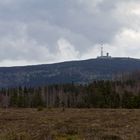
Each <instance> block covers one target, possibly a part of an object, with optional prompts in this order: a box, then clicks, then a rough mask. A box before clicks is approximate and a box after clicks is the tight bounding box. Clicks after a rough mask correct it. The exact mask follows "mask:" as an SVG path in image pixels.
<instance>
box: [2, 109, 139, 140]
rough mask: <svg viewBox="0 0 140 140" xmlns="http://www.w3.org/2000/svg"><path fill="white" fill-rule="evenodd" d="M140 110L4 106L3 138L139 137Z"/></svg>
mask: <svg viewBox="0 0 140 140" xmlns="http://www.w3.org/2000/svg"><path fill="white" fill-rule="evenodd" d="M139 139H140V110H125V109H119V110H114V109H66V110H65V112H63V111H62V109H44V110H42V111H37V109H7V110H5V109H0V140H139Z"/></svg>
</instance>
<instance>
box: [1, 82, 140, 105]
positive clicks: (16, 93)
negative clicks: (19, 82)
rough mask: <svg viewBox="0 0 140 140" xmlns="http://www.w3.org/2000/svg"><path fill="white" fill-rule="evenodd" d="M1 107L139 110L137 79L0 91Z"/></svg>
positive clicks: (139, 98)
mask: <svg viewBox="0 0 140 140" xmlns="http://www.w3.org/2000/svg"><path fill="white" fill-rule="evenodd" d="M0 105H1V107H25V108H26V107H29V108H30V107H31V108H32V107H39V106H43V107H68V108H70V107H72V108H77V107H78V108H90V107H93V108H140V82H139V80H138V81H137V80H126V81H123V82H122V81H96V82H93V83H90V84H87V85H75V84H73V83H72V84H64V85H49V86H42V87H37V88H33V87H32V88H29V87H28V88H27V87H18V88H9V89H1V90H0Z"/></svg>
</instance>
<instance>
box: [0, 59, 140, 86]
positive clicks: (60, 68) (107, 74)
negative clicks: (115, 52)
mask: <svg viewBox="0 0 140 140" xmlns="http://www.w3.org/2000/svg"><path fill="white" fill-rule="evenodd" d="M137 70H140V59H135V58H127V57H113V58H106V59H103V58H96V59H88V60H80V61H78V60H76V61H66V62H59V63H53V64H39V65H28V66H14V67H0V87H15V86H40V85H46V84H62V83H71V82H74V83H88V82H92V81H94V80H111V79H112V78H113V77H114V76H115V75H118V74H122V73H128V72H133V71H137Z"/></svg>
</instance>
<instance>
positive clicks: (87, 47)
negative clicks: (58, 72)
mask: <svg viewBox="0 0 140 140" xmlns="http://www.w3.org/2000/svg"><path fill="white" fill-rule="evenodd" d="M135 4H136V5H137V7H135ZM139 7H140V2H138V1H136V0H133V1H132V0H128V1H127V2H126V1H125V0H117V1H112V0H86V1H85V0H67V1H66V0H55V1H54V0H51V1H50V0H5V1H1V2H0V19H1V20H0V49H1V51H0V62H1V63H0V65H12V62H13V65H16V62H17V65H18V64H20V62H23V64H32V63H33V64H37V63H50V62H57V61H65V60H73V59H83V58H84V59H86V58H90V57H96V56H97V55H98V54H97V53H98V51H99V47H100V43H101V42H102V43H104V44H105V46H106V47H105V49H106V50H110V49H111V48H112V54H113V55H115V54H116V53H115V52H116V51H117V48H119V49H121V48H122V49H121V50H122V55H124V56H125V55H129V56H131V53H130V50H131V49H130V47H131V46H130V45H129V44H131V45H135V46H136V47H135V48H134V49H135V50H138V49H139V47H138V44H139V42H138V41H135V39H134V38H138V39H139V32H140V29H139V26H138V25H139V22H140V19H139V18H138V15H134V14H131V13H127V10H128V11H129V9H128V8H132V9H138V8H139ZM130 11H131V10H130ZM136 12H137V13H138V11H136ZM128 17H129V19H128ZM132 20H133V21H134V22H133V23H132V22H130V21H132ZM131 35H133V36H134V38H132V37H131ZM120 36H121V37H120ZM126 38H129V39H130V40H131V43H130V41H128V40H127V39H126ZM121 39H123V40H121ZM138 39H136V40H138ZM124 42H125V43H126V47H125V49H124V47H123V46H124V45H123V44H125V43H124ZM135 42H136V43H135ZM61 45H62V46H61ZM118 45H119V46H118ZM70 48H72V49H70ZM68 50H69V51H70V53H71V54H68ZM131 52H132V50H131ZM63 54H66V55H63ZM72 54H73V55H72ZM138 55H140V54H137V56H138ZM66 56H68V57H66ZM132 56H134V55H132Z"/></svg>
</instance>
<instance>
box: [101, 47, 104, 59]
mask: <svg viewBox="0 0 140 140" xmlns="http://www.w3.org/2000/svg"><path fill="white" fill-rule="evenodd" d="M103 56H104V51H103V46H102V47H101V57H103Z"/></svg>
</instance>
